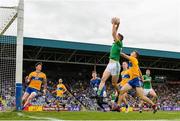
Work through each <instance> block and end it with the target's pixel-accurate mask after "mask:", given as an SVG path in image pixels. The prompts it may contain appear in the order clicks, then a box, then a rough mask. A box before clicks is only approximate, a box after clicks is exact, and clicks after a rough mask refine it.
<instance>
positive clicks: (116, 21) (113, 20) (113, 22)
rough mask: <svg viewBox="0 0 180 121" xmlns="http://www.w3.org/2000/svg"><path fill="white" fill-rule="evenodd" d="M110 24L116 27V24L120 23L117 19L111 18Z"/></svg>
mask: <svg viewBox="0 0 180 121" xmlns="http://www.w3.org/2000/svg"><path fill="white" fill-rule="evenodd" d="M111 23H112V24H116V25H117V24H119V23H120V19H119V18H118V17H113V18H112V19H111Z"/></svg>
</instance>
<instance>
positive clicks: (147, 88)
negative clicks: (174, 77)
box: [139, 69, 157, 113]
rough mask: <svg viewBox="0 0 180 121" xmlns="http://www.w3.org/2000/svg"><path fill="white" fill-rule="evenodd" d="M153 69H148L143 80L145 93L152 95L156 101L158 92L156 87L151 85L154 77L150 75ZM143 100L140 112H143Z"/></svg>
mask: <svg viewBox="0 0 180 121" xmlns="http://www.w3.org/2000/svg"><path fill="white" fill-rule="evenodd" d="M150 74H151V71H150V69H147V70H146V75H143V76H142V80H143V88H144V95H146V96H148V95H150V96H152V97H153V99H152V100H153V102H154V103H156V100H157V94H156V92H155V91H154V89H153V88H152V85H151V81H152V77H151V76H150ZM143 103H144V102H143V101H141V102H140V108H139V112H140V113H142V106H143Z"/></svg>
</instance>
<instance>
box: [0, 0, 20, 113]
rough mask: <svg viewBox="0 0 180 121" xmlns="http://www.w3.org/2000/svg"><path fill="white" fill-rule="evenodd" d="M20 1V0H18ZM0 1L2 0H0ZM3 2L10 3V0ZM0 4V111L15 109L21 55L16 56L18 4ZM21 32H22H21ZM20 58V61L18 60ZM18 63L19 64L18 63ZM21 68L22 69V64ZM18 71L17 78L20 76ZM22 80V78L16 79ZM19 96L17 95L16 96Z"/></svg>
mask: <svg viewBox="0 0 180 121" xmlns="http://www.w3.org/2000/svg"><path fill="white" fill-rule="evenodd" d="M20 1H21V0H20ZM0 2H2V1H1V0H0ZM5 2H7V3H11V2H12V0H6V1H5ZM1 5H2V4H0V111H8V110H14V109H16V104H17V103H18V104H20V101H19V102H16V98H17V97H16V95H17V94H16V92H17V87H16V84H17V75H18V74H17V73H16V72H17V64H18V63H21V65H22V61H21V60H22V56H20V57H21V58H17V57H18V54H17V52H18V48H19V47H18V46H17V45H19V44H17V43H18V36H19V32H18V31H19V28H18V26H19V25H18V24H19V23H18V21H19V20H18V19H17V18H18V12H19V6H18V5H14V6H7V5H5V6H1ZM20 19H22V18H20ZM21 34H22V32H21ZM21 36H22V35H21ZM21 46H22V45H21ZM18 60H20V61H18ZM19 65H20V64H19ZM20 67H21V70H22V66H20ZM21 75H22V73H21V71H20V73H19V75H18V76H19V79H20V77H21V78H22V76H21ZM18 81H19V82H22V80H18ZM18 98H19V97H18Z"/></svg>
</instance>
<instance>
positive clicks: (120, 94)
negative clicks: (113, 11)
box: [118, 83, 132, 111]
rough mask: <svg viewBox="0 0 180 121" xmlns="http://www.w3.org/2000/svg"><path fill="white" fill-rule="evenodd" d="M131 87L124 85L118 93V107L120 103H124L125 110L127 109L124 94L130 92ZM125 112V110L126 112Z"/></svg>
mask: <svg viewBox="0 0 180 121" xmlns="http://www.w3.org/2000/svg"><path fill="white" fill-rule="evenodd" d="M131 89H132V87H131V86H130V85H129V84H128V83H127V84H125V85H124V86H123V87H122V88H121V90H120V93H119V96H118V105H119V106H120V105H121V103H122V102H123V101H124V103H125V105H126V109H128V102H127V100H126V94H127V92H128V91H129V90H131ZM126 111H127V110H126Z"/></svg>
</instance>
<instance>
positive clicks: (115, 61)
mask: <svg viewBox="0 0 180 121" xmlns="http://www.w3.org/2000/svg"><path fill="white" fill-rule="evenodd" d="M111 22H112V37H113V40H114V42H113V44H112V47H111V50H110V56H109V63H108V65H107V67H106V69H105V71H104V73H103V76H102V79H101V83H100V85H99V89H98V95H100V94H101V90H102V88H103V87H104V85H105V82H106V80H107V79H108V78H109V77H110V76H112V85H113V86H114V88H115V89H116V91H118V85H117V82H118V80H119V73H120V68H121V67H120V64H119V61H120V53H121V50H122V47H123V44H122V40H123V35H121V34H120V33H118V32H117V31H118V28H119V25H120V20H119V18H117V17H114V18H112V21H111Z"/></svg>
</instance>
